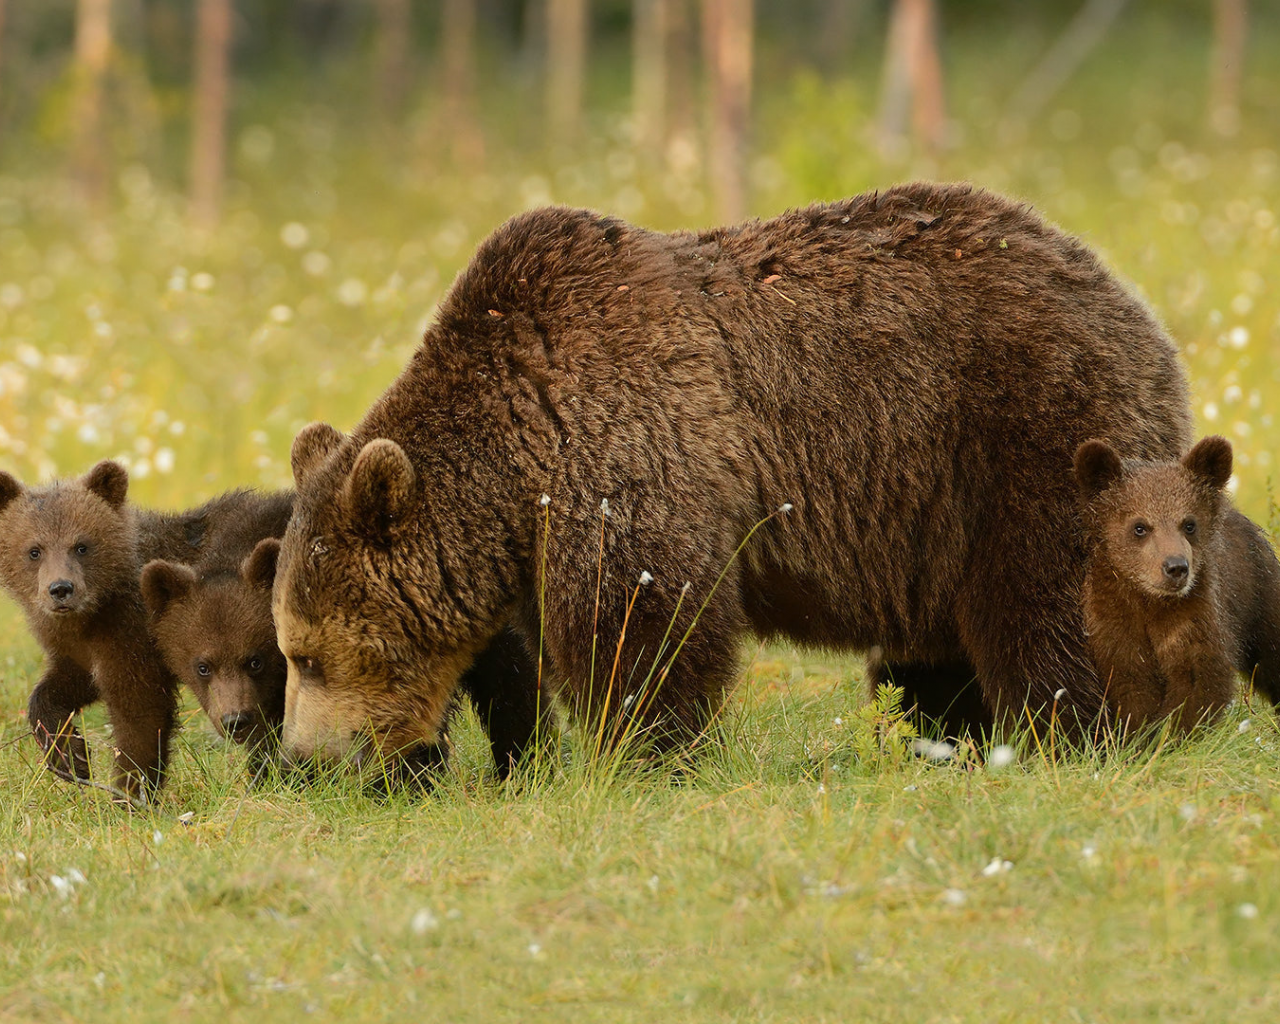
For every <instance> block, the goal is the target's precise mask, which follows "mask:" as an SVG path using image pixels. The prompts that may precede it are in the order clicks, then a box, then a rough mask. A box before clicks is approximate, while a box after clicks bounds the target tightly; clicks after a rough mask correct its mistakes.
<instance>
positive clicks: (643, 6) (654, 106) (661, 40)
mask: <svg viewBox="0 0 1280 1024" xmlns="http://www.w3.org/2000/svg"><path fill="white" fill-rule="evenodd" d="M669 5H670V0H632V3H631V11H632V28H631V103H632V107H631V116H632V119H633V121H634V124H635V142H636V146H637V147H638V148H640V149H642V150H646V151H648V152H653V151H654V150H656V149H657V148H658V147H659V146H660V145H661V144H662V139H663V137H664V135H665V132H666V116H667V22H668V20H669V19H668V14H667V8H668V6H669Z"/></svg>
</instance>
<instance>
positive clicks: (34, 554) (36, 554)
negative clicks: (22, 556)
mask: <svg viewBox="0 0 1280 1024" xmlns="http://www.w3.org/2000/svg"><path fill="white" fill-rule="evenodd" d="M27 557H28V558H30V559H31V561H33V562H35V561H37V560H38V559H39V558H40V549H39V548H32V549H31V550H30V551H28V552H27Z"/></svg>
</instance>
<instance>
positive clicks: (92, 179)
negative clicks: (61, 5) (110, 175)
mask: <svg viewBox="0 0 1280 1024" xmlns="http://www.w3.org/2000/svg"><path fill="white" fill-rule="evenodd" d="M110 56H111V0H77V4H76V41H75V71H74V77H75V100H74V114H73V122H72V123H73V128H72V130H73V131H74V133H75V138H74V141H73V143H72V165H73V169H74V174H75V178H76V181H77V183H78V184H79V186H80V190H81V192H82V193H83V195H84V197H85V198H86V199H87V200H88V201H89V202H90V203H91V204H93V205H95V206H97V205H100V204H101V203H102V202H103V200H104V199H105V198H106V189H107V168H106V154H105V153H104V145H105V143H104V138H103V126H102V85H103V78H104V77H105V76H106V71H107V61H108V59H109V58H110Z"/></svg>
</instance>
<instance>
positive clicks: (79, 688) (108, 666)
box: [0, 461, 198, 801]
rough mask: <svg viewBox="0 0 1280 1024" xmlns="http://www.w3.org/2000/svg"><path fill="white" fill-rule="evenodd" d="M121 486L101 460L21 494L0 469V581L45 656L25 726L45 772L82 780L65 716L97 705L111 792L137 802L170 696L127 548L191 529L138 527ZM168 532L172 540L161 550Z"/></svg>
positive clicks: (113, 468)
mask: <svg viewBox="0 0 1280 1024" xmlns="http://www.w3.org/2000/svg"><path fill="white" fill-rule="evenodd" d="M128 486H129V477H128V474H127V473H126V471H125V469H124V467H123V466H121V465H120V464H119V463H116V462H111V461H103V462H99V463H98V464H97V465H96V466H94V467H93V468H92V469H91V470H89V472H88V473H87V474H85V475H84V476H83V477H81V478H79V479H77V480H64V481H58V482H55V483H53V484H49V485H48V486H45V487H37V488H30V489H28V488H26V487H24V486H23V485H22V484H21V483H19V482H18V481H17V480H16V479H14V478H13V477H12V476H10V475H9V474H8V473H2V472H0V582H3V584H4V587H5V589H7V590H8V591H9V592H10V593H11V594H12V595H13V597H14V598H15V599H16V600H17V601H18V603H19V604H20V605H21V606H22V610H23V611H24V612H25V613H26V617H27V622H28V623H29V624H30V627H31V632H32V633H33V634H34V635H35V637H36V639H37V640H38V641H39V642H40V645H41V646H42V647H43V648H44V650H45V655H46V668H45V673H44V675H43V677H42V678H41V679H40V682H39V683H38V684H37V685H36V687H35V689H34V690H33V691H32V694H31V698H30V703H29V705H28V720H29V721H30V723H31V728H32V731H33V732H34V733H35V736H36V739H37V741H38V742H39V744H40V746H41V748H42V749H43V750H44V752H45V757H46V759H47V760H46V764H47V765H48V767H49V768H50V769H51V770H53V771H54V772H55V773H56V774H58V775H60V776H62V777H64V778H68V779H70V780H71V781H81V782H83V781H87V780H88V779H89V753H88V748H87V747H86V745H85V741H84V738H83V737H82V736H81V735H80V733H79V732H78V731H77V730H76V728H75V727H74V725H73V724H72V718H73V716H74V715H75V714H76V713H77V712H78V711H80V709H81V708H83V707H84V706H85V705H86V704H90V703H92V702H93V701H95V700H97V699H98V698H99V697H101V698H102V700H103V701H104V702H105V703H106V706H107V713H108V716H109V718H110V721H111V727H112V739H113V743H114V746H115V750H116V755H115V763H116V768H115V784H116V787H117V789H118V791H119V794H120V795H121V796H122V797H124V798H125V799H127V800H130V801H138V800H142V799H144V798H145V796H146V795H148V794H149V793H151V792H154V790H155V789H156V788H158V787H159V785H160V783H161V781H162V780H163V777H164V768H165V760H166V758H167V755H168V749H169V736H170V734H171V732H172V730H173V726H174V715H175V707H176V705H175V691H176V689H177V680H175V679H174V678H173V676H172V674H171V673H170V672H169V671H168V670H167V669H166V668H165V665H164V662H163V660H162V659H161V657H160V654H159V652H158V651H157V650H156V648H155V645H154V644H153V643H152V641H151V638H150V636H149V634H148V632H147V627H146V612H145V609H144V608H143V606H142V598H141V595H140V594H139V592H138V571H139V568H140V566H141V562H140V558H139V551H140V548H141V546H142V543H143V538H144V537H145V538H146V542H147V544H148V545H149V546H151V547H155V548H156V549H157V550H175V549H181V548H182V543H183V541H182V538H183V537H184V536H186V535H189V536H190V537H191V538H192V539H195V538H196V533H197V532H198V531H195V532H193V530H192V529H189V528H191V527H192V526H193V523H194V520H192V521H190V522H186V523H183V522H181V521H180V520H179V519H177V518H172V519H164V520H161V519H160V518H157V517H153V518H150V519H146V520H144V519H143V518H142V517H141V516H139V515H138V514H136V513H135V511H134V509H133V508H132V507H131V506H130V505H129V504H128V503H127V502H126V501H125V495H126V491H127V490H128ZM196 525H198V524H196ZM162 526H174V527H175V529H174V530H166V529H162V528H161V527H162ZM171 533H173V534H176V536H177V539H176V540H173V542H172V543H169V542H168V541H167V540H166V538H167V537H168V535H169V534H171Z"/></svg>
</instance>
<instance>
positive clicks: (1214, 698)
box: [1156, 617, 1236, 732]
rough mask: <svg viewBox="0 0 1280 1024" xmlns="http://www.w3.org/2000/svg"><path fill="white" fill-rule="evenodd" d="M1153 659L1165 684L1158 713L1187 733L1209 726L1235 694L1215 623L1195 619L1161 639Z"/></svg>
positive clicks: (1232, 674) (1231, 671) (1231, 668)
mask: <svg viewBox="0 0 1280 1024" xmlns="http://www.w3.org/2000/svg"><path fill="white" fill-rule="evenodd" d="M1156 657H1157V658H1158V659H1159V661H1160V667H1161V669H1162V670H1163V672H1164V677H1165V679H1166V680H1167V686H1166V688H1165V699H1164V705H1163V706H1162V707H1161V709H1160V710H1161V713H1162V714H1163V715H1167V716H1169V717H1170V718H1172V719H1173V722H1174V725H1175V726H1176V727H1178V728H1179V729H1181V730H1182V731H1184V732H1185V731H1187V730H1189V729H1191V728H1193V727H1194V726H1196V725H1198V724H1199V723H1201V722H1209V721H1212V720H1213V719H1214V718H1216V717H1217V715H1218V712H1220V711H1221V710H1222V709H1223V708H1225V707H1226V706H1227V704H1228V703H1230V701H1231V697H1232V695H1233V694H1234V692H1235V685H1236V670H1235V666H1234V665H1232V664H1231V662H1230V660H1229V659H1228V658H1227V652H1226V650H1225V649H1224V647H1223V643H1222V635H1221V633H1220V632H1219V630H1218V628H1217V625H1216V623H1212V622H1209V621H1206V619H1205V618H1203V617H1201V618H1197V619H1196V620H1194V621H1191V622H1188V623H1186V624H1185V625H1184V626H1183V627H1182V628H1180V629H1178V630H1176V631H1174V632H1172V633H1171V634H1170V635H1169V636H1167V637H1164V638H1162V640H1161V642H1160V644H1159V645H1158V646H1157V648H1156Z"/></svg>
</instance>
